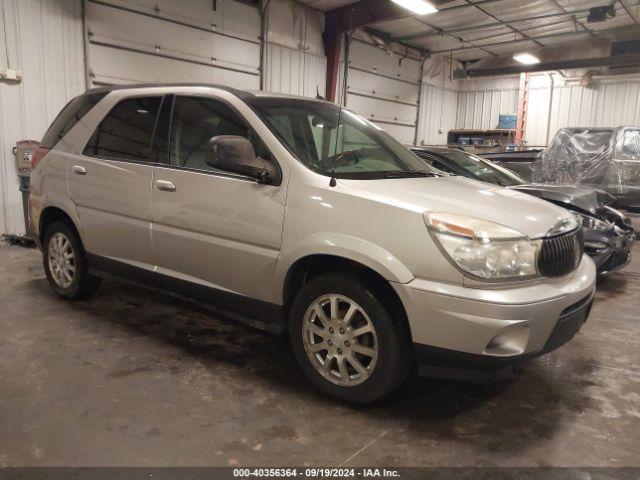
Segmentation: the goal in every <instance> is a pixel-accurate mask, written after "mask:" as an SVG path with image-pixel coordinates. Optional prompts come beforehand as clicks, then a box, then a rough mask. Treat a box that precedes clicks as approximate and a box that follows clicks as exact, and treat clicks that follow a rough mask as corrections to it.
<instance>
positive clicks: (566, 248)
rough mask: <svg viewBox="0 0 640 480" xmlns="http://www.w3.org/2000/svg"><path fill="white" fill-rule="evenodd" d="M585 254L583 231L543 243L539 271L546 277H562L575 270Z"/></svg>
mask: <svg viewBox="0 0 640 480" xmlns="http://www.w3.org/2000/svg"><path fill="white" fill-rule="evenodd" d="M583 252H584V238H583V235H582V229H578V230H576V231H574V232H570V233H565V234H563V235H558V236H556V237H551V238H545V239H544V240H543V241H542V248H541V249H540V256H539V257H538V270H539V271H540V273H541V274H542V275H544V276H545V277H561V276H562V275H566V274H567V273H569V272H571V271H573V270H575V268H576V267H577V266H578V264H579V263H580V259H581V258H582V253H583Z"/></svg>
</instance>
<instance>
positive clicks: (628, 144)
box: [619, 129, 640, 160]
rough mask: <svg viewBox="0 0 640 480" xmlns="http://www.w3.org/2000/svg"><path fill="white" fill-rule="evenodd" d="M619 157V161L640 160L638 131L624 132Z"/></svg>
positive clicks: (639, 131)
mask: <svg viewBox="0 0 640 480" xmlns="http://www.w3.org/2000/svg"><path fill="white" fill-rule="evenodd" d="M619 157H620V160H640V130H632V129H627V130H625V131H624V133H623V135H622V146H621V148H620V155H619Z"/></svg>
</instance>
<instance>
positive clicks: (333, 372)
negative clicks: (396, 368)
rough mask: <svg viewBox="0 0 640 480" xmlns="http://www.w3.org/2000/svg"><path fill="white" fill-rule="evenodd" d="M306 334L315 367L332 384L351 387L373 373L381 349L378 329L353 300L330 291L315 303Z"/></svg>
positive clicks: (308, 313) (305, 325) (308, 315)
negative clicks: (377, 333)
mask: <svg viewBox="0 0 640 480" xmlns="http://www.w3.org/2000/svg"><path fill="white" fill-rule="evenodd" d="M302 337H303V338H302V339H303V343H304V347H305V350H306V352H307V356H308V357H309V359H310V360H311V363H312V364H313V366H314V368H315V369H316V371H317V372H318V373H319V374H320V375H322V376H323V377H324V378H325V379H327V380H328V381H330V382H331V383H334V384H336V385H340V386H345V387H351V386H355V385H359V384H361V383H363V382H364V381H366V380H367V379H368V378H369V377H370V376H371V375H372V374H373V370H374V369H375V366H376V363H377V361H378V350H379V346H378V338H377V335H376V330H375V327H374V325H373V322H371V319H370V318H369V316H368V315H367V313H366V312H365V311H364V309H363V308H362V307H360V305H358V304H357V303H356V302H355V301H353V300H352V299H350V298H348V297H346V296H344V295H339V294H329V295H323V296H321V297H319V298H317V299H316V300H314V301H313V302H311V304H310V305H309V308H307V311H306V313H305V316H304V323H303V326H302Z"/></svg>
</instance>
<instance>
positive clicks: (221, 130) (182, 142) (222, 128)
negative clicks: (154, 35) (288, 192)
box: [151, 96, 284, 307]
mask: <svg viewBox="0 0 640 480" xmlns="http://www.w3.org/2000/svg"><path fill="white" fill-rule="evenodd" d="M174 102H175V103H174V106H173V109H172V113H171V114H169V113H167V115H170V121H169V122H168V124H169V126H168V132H169V133H168V140H169V141H168V155H167V157H168V158H167V159H166V161H165V162H164V164H159V165H157V166H156V167H155V169H154V182H153V183H154V188H153V193H152V201H151V217H152V222H153V226H152V239H153V247H154V252H155V257H156V258H155V262H156V265H157V266H158V271H159V273H164V274H166V275H169V276H171V277H174V278H179V279H181V280H185V281H187V282H190V283H191V284H197V285H199V286H204V287H210V288H213V289H215V290H217V291H218V293H219V294H222V295H224V294H229V295H230V296H232V297H233V296H234V294H235V296H238V295H239V296H243V297H250V298H253V299H257V300H262V301H265V302H271V301H272V299H273V276H274V272H275V265H276V258H277V256H278V253H279V250H280V244H281V232H282V222H283V215H284V191H283V188H284V187H282V186H278V185H265V184H259V183H257V182H256V181H255V180H254V179H252V178H250V177H244V176H242V175H237V174H231V173H227V172H224V171H221V170H218V169H216V168H214V167H212V166H210V165H209V164H208V163H207V159H208V158H209V156H210V153H209V149H208V143H209V140H210V139H211V138H212V137H215V136H218V135H240V136H244V137H247V138H249V139H250V140H252V142H253V143H254V148H256V147H257V148H256V151H257V152H260V148H263V147H261V144H262V143H261V142H260V140H259V139H258V138H257V137H256V135H255V133H253V131H252V129H251V128H249V127H248V126H247V124H246V123H245V121H244V120H243V118H241V117H240V115H239V114H237V113H236V111H235V110H234V109H233V107H232V106H231V105H229V104H227V103H226V102H225V101H222V100H218V99H216V98H213V97H210V96H176V97H175V100H174ZM272 161H275V160H272ZM194 288H196V287H194ZM196 289H197V288H196ZM212 293H213V292H212ZM186 294H187V295H188V294H189V292H186ZM215 303H218V304H220V303H222V305H221V306H223V307H224V306H225V305H226V304H225V303H224V302H220V299H219V298H216V301H215Z"/></svg>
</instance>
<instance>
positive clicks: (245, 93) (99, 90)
mask: <svg viewBox="0 0 640 480" xmlns="http://www.w3.org/2000/svg"><path fill="white" fill-rule="evenodd" d="M153 87H164V88H171V87H206V88H217V89H219V90H224V91H227V92H229V93H232V94H234V95H235V96H237V97H238V98H240V99H242V100H245V101H246V100H249V99H251V98H276V99H277V98H282V99H291V100H304V101H319V102H326V100H324V99H319V98H309V97H303V96H300V95H288V94H285V93H276V92H263V91H252V90H241V89H238V88H233V87H229V86H227V85H219V84H216V83H131V84H120V85H108V86H104V87H96V88H91V89H89V90H87V91H86V92H85V95H92V94H107V93H109V92H113V91H117V90H134V89H138V88H153Z"/></svg>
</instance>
